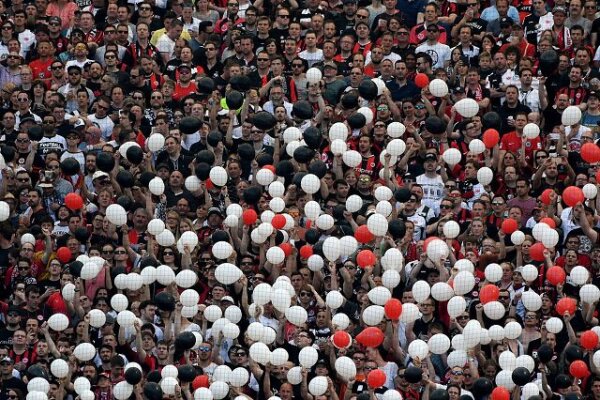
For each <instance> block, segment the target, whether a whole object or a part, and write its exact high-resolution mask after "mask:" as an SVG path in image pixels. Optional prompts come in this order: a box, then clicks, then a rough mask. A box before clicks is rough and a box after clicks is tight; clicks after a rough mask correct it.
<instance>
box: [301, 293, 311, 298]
mask: <svg viewBox="0 0 600 400" xmlns="http://www.w3.org/2000/svg"><path fill="white" fill-rule="evenodd" d="M307 296H312V293H311V292H300V297H307Z"/></svg>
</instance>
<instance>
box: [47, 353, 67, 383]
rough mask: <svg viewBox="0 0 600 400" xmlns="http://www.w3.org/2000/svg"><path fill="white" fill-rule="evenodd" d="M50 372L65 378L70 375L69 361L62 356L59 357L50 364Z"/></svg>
mask: <svg viewBox="0 0 600 400" xmlns="http://www.w3.org/2000/svg"><path fill="white" fill-rule="evenodd" d="M50 372H52V375H54V376H55V377H57V378H64V377H66V376H67V375H69V363H68V362H66V361H65V360H63V359H62V358H57V359H56V360H54V361H52V364H50Z"/></svg>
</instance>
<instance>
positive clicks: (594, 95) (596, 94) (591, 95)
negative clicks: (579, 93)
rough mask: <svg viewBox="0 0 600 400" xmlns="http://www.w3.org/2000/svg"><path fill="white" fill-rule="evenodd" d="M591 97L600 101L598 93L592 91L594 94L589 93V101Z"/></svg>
mask: <svg viewBox="0 0 600 400" xmlns="http://www.w3.org/2000/svg"><path fill="white" fill-rule="evenodd" d="M590 97H595V98H596V99H598V100H600V94H598V92H593V91H592V92H589V93H588V99H589V98H590Z"/></svg>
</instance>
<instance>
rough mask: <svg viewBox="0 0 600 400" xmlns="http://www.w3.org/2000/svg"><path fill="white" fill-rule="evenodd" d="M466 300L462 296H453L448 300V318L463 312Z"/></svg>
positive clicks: (455, 316)
mask: <svg viewBox="0 0 600 400" xmlns="http://www.w3.org/2000/svg"><path fill="white" fill-rule="evenodd" d="M466 308H467V301H466V300H465V298H464V297H462V296H454V297H452V298H451V299H450V300H449V301H448V315H450V318H457V317H458V316H459V315H461V314H462V313H464V312H465V310H466Z"/></svg>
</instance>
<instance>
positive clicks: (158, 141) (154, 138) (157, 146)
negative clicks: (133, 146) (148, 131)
mask: <svg viewBox="0 0 600 400" xmlns="http://www.w3.org/2000/svg"><path fill="white" fill-rule="evenodd" d="M146 145H147V146H148V150H150V151H151V152H153V153H156V152H157V151H159V150H162V148H163V147H165V137H164V136H163V135H162V134H160V133H154V134H152V135H150V137H149V138H148V141H147V142H146Z"/></svg>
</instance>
